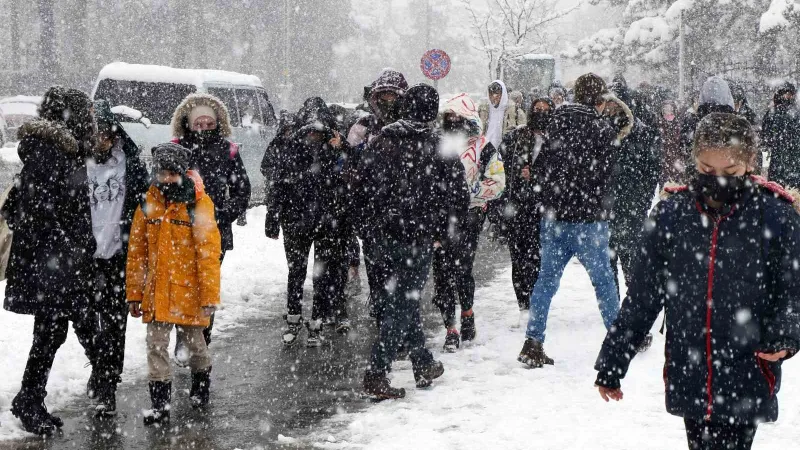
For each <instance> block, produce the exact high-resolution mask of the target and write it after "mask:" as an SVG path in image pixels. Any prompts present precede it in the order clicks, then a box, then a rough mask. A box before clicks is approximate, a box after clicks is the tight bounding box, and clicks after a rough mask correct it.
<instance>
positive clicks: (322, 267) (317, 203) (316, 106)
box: [265, 97, 351, 347]
mask: <svg viewBox="0 0 800 450" xmlns="http://www.w3.org/2000/svg"><path fill="white" fill-rule="evenodd" d="M277 151H278V158H277V162H276V164H275V171H274V174H273V176H272V179H273V186H272V189H271V190H270V196H269V197H268V198H267V210H268V211H269V212H270V214H269V215H268V216H267V218H266V223H265V232H266V235H267V237H269V238H272V239H277V238H278V235H279V233H280V230H281V229H283V245H284V248H285V250H286V260H287V262H288V264H289V279H288V288H287V309H288V312H287V315H286V324H287V330H286V332H285V333H284V335H283V342H284V344H286V345H291V344H293V343H294V342H295V341H296V340H297V336H298V334H299V333H300V331H301V330H302V324H303V317H302V312H303V304H302V300H303V283H304V282H305V279H306V270H307V266H308V255H309V252H310V251H311V246H312V245H313V246H314V266H315V268H314V303H313V309H312V312H311V321H310V322H308V323H307V324H306V325H307V327H308V339H307V341H306V345H307V346H309V347H318V346H321V345H322V344H323V341H324V339H323V336H322V324H323V321H324V320H325V319H327V318H328V317H333V318H334V321H335V323H336V329H337V331H338V332H340V333H346V332H348V331H349V330H350V320H349V318H348V316H347V308H346V304H345V298H344V286H345V283H346V281H347V278H346V277H347V266H346V260H345V249H346V244H347V242H348V239H349V237H350V233H351V226H350V223H349V220H348V218H347V216H346V198H345V195H346V185H345V183H344V179H343V177H342V171H341V160H342V157H343V155H344V154H346V151H347V144H346V142H345V141H344V140H343V139H342V137H341V135H340V134H339V132H338V131H336V121H335V119H334V118H333V116H332V115H331V114H330V111H329V110H328V107H327V106H326V104H325V102H324V101H323V100H322V99H321V98H319V97H314V98H310V99H308V100H306V101H305V103H304V104H303V107H302V108H301V109H300V111H299V112H298V115H297V125H296V131H295V132H294V133H293V134H292V137H291V138H290V139H289V140H288V142H286V143H285V145H283V146H281V147H280V148H278V149H277Z"/></svg>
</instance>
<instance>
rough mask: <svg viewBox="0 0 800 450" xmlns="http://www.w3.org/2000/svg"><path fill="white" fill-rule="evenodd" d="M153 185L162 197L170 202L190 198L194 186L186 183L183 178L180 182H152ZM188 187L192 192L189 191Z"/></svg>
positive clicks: (183, 200)
mask: <svg viewBox="0 0 800 450" xmlns="http://www.w3.org/2000/svg"><path fill="white" fill-rule="evenodd" d="M154 185H155V187H156V188H157V189H158V190H159V191H161V193H162V194H163V195H164V197H165V198H166V199H167V200H168V201H169V202H171V203H178V202H186V201H189V200H191V195H190V194H192V193H193V191H194V186H193V185H191V184H190V183H187V180H186V178H184V180H183V182H182V183H159V182H158V181H156V182H155V183H154ZM190 189H191V191H192V192H190Z"/></svg>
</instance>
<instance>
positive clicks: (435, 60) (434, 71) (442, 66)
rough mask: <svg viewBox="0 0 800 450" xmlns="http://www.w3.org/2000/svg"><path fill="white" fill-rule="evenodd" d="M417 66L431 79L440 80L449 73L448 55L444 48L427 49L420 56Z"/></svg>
mask: <svg viewBox="0 0 800 450" xmlns="http://www.w3.org/2000/svg"><path fill="white" fill-rule="evenodd" d="M419 67H420V69H422V73H423V74H425V76H426V77H428V78H430V79H431V80H441V79H442V78H444V77H446V76H447V74H448V73H450V57H449V56H447V53H445V51H444V50H438V49H433V50H428V51H427V52H426V53H425V54H424V55H423V56H422V60H421V61H420V63H419Z"/></svg>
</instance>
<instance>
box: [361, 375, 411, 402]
mask: <svg viewBox="0 0 800 450" xmlns="http://www.w3.org/2000/svg"><path fill="white" fill-rule="evenodd" d="M364 393H365V394H366V395H368V396H370V397H372V398H374V399H375V400H378V401H381V400H394V399H398V398H403V397H405V396H406V390H405V389H403V388H399V389H397V388H393V387H392V385H391V383H389V379H388V378H386V374H385V373H380V372H370V371H367V374H366V375H364Z"/></svg>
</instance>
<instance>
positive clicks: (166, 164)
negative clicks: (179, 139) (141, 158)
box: [152, 142, 191, 175]
mask: <svg viewBox="0 0 800 450" xmlns="http://www.w3.org/2000/svg"><path fill="white" fill-rule="evenodd" d="M152 153H153V170H155V171H156V172H160V171H162V170H171V171H173V172H176V173H179V174H181V175H186V172H187V171H188V170H189V159H190V156H191V155H190V152H189V149H187V148H185V147H182V146H180V145H178V144H173V143H172V142H167V143H164V144H159V145H157V146H155V147H153V150H152Z"/></svg>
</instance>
